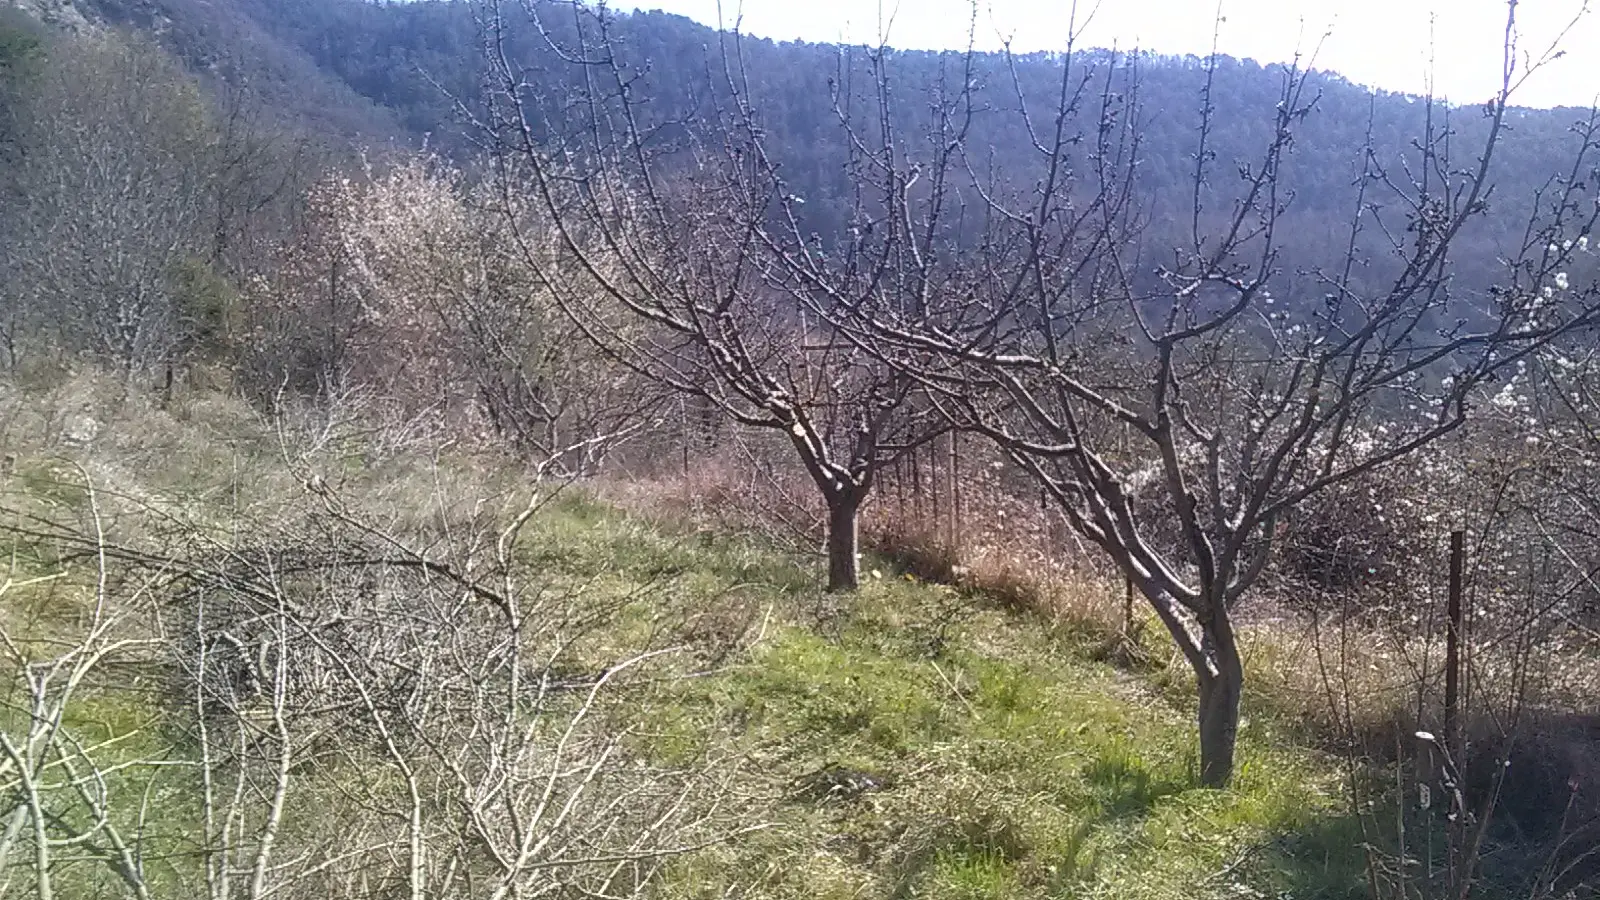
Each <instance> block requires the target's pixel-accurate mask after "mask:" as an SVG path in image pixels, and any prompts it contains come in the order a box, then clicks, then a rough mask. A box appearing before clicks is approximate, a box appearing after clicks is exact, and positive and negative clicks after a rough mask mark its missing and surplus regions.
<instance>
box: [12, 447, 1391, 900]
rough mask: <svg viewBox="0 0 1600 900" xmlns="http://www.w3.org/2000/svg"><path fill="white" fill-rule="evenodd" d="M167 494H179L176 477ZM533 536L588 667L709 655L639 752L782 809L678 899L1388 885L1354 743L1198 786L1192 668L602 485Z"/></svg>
mask: <svg viewBox="0 0 1600 900" xmlns="http://www.w3.org/2000/svg"><path fill="white" fill-rule="evenodd" d="M424 474H426V473H424ZM384 477H385V476H384V474H383V472H381V471H372V472H367V473H365V474H363V475H362V479H363V481H364V482H369V483H371V484H372V485H375V486H378V487H381V486H382V485H383V479H384ZM422 480H423V481H426V479H422ZM490 480H491V481H492V480H493V479H492V478H491V479H490ZM17 482H18V483H16V484H15V485H14V489H15V490H19V491H20V492H22V493H23V494H24V495H26V496H30V497H32V498H34V499H35V500H37V501H40V502H46V503H55V504H63V505H66V506H69V507H71V506H74V505H81V503H82V497H81V496H78V495H75V494H72V493H71V492H70V491H67V490H66V488H64V487H63V485H67V484H69V482H70V479H66V478H59V477H56V476H55V474H54V472H53V471H52V470H49V469H47V468H46V467H45V466H44V465H43V464H42V463H41V464H39V465H37V466H35V465H33V464H31V463H30V465H29V466H26V467H19V471H18V474H17ZM147 487H148V491H147V492H148V493H153V494H163V495H164V491H163V490H162V489H161V480H160V479H159V478H158V479H154V480H152V481H150V482H148V483H147ZM205 493H206V495H207V496H211V495H215V496H216V497H221V496H223V495H224V494H226V493H227V492H226V491H223V490H222V489H221V488H215V489H214V490H209V491H208V492H205ZM405 496H407V495H406V494H405V493H404V491H400V490H397V492H396V493H394V494H393V495H392V498H391V502H394V503H396V504H400V503H401V501H402V500H403V499H404V498H405ZM195 502H206V498H205V497H201V496H199V495H197V499H196V500H195ZM201 518H204V516H203V515H202V516H201ZM218 518H222V516H221V515H220V514H219V515H218ZM518 551H519V554H520V559H521V560H522V562H524V563H525V564H526V566H527V568H528V570H529V571H530V572H532V573H536V576H535V578H534V580H535V581H536V583H539V584H543V585H545V586H547V587H550V588H553V589H557V590H559V591H560V592H561V593H562V594H563V595H564V596H572V597H576V598H579V600H581V602H583V603H587V604H589V605H591V606H592V607H594V608H595V609H600V610H607V611H608V612H607V615H608V616H609V619H608V624H607V625H606V627H604V628H602V629H599V630H597V631H596V632H595V633H594V634H592V635H590V636H588V637H587V638H586V639H585V641H583V642H579V643H577V644H575V645H574V647H573V649H572V651H571V659H570V662H571V664H572V665H574V666H575V667H582V666H585V665H589V664H591V663H592V664H603V662H604V661H606V660H608V659H615V658H616V654H617V653H618V652H622V651H624V650H626V649H627V648H637V647H640V646H644V645H647V644H650V643H651V642H655V643H656V644H660V643H668V642H676V643H682V644H684V645H686V646H690V647H693V648H695V649H696V650H697V651H698V652H697V654H691V655H689V656H688V657H687V659H686V662H685V663H684V665H683V667H682V668H681V669H680V674H682V673H688V672H691V671H692V672H693V673H694V674H695V676H696V677H693V678H685V679H681V680H675V681H674V680H670V679H669V680H667V682H666V684H665V686H664V687H661V688H659V689H656V690H652V691H651V692H649V695H648V698H647V699H645V700H643V701H641V703H643V704H648V705H647V706H645V705H641V706H640V707H638V708H637V709H634V710H632V711H633V712H640V711H643V710H647V711H648V714H647V717H645V720H644V721H643V728H642V729H641V730H640V732H639V734H638V736H637V738H636V739H635V741H634V742H633V743H632V744H631V745H630V748H631V749H632V750H633V752H636V753H640V754H643V755H645V756H648V757H650V758H652V759H653V760H655V761H657V762H661V763H665V764H677V763H683V764H686V765H687V764H692V763H694V762H695V761H696V760H700V759H704V758H706V757H708V756H714V757H717V758H724V759H728V760H730V763H729V765H730V766H736V767H737V768H736V771H737V773H738V775H737V777H736V779H735V782H734V787H735V793H734V795H733V796H734V797H736V798H737V800H736V802H737V803H738V804H739V805H740V810H741V813H742V814H743V816H744V817H745V818H746V819H748V820H751V821H755V820H760V821H762V822H765V823H767V824H768V825H769V826H770V827H767V828H765V829H762V830H759V831H755V832H751V833H749V834H747V835H745V836H743V837H741V838H739V839H737V840H735V841H732V842H729V843H726V844H722V845H717V846H714V847H712V848H710V849H708V850H705V851H702V852H699V853H694V854H690V855H686V856H684V857H681V858H679V859H677V860H676V861H675V862H673V863H672V864H671V865H670V866H669V867H668V868H667V869H666V870H665V872H664V873H663V876H662V881H661V885H660V891H659V893H660V895H661V896H663V897H668V898H677V900H688V898H713V897H717V898H722V897H752V898H754V897H760V898H790V897H792V898H865V900H871V898H885V900H888V898H912V897H929V898H1013V897H1024V898H1025V897H1040V898H1043V897H1061V898H1068V897H1086V898H1087V897H1105V898H1118V900H1123V898H1128V900H1138V898H1179V897H1181V898H1224V897H1228V898H1234V897H1283V898H1288V897H1292V898H1297V900H1308V898H1327V900H1333V898H1347V897H1356V896H1360V895H1361V894H1362V890H1361V878H1360V864H1361V859H1360V856H1359V850H1358V846H1357V845H1358V844H1359V839H1358V838H1357V836H1356V834H1355V831H1354V827H1353V826H1352V825H1351V824H1350V823H1351V821H1352V820H1351V819H1349V818H1348V817H1346V816H1345V815H1344V814H1343V810H1342V809H1341V805H1340V800H1339V797H1340V790H1339V786H1338V784H1337V783H1336V782H1335V781H1334V780H1333V778H1334V773H1335V771H1336V766H1335V765H1333V763H1332V761H1331V760H1329V759H1326V758H1323V757H1320V756H1318V755H1317V754H1316V753H1315V752H1313V751H1311V750H1308V749H1305V748H1303V747H1301V746H1299V745H1297V744H1296V743H1295V742H1294V741H1293V740H1289V739H1286V738H1285V735H1284V734H1283V733H1280V732H1279V731H1277V730H1275V729H1274V728H1273V727H1270V725H1269V724H1268V723H1267V720H1266V719H1265V718H1263V719H1262V723H1261V724H1250V725H1249V726H1247V727H1246V728H1245V729H1244V731H1243V733H1242V737H1241V745H1240V755H1239V766H1238V775H1237V779H1236V784H1235V786H1234V788H1233V789H1231V790H1229V791H1225V792H1219V791H1211V790H1203V789H1199V788H1197V787H1196V786H1195V785H1196V778H1195V773H1196V758H1195V750H1194V725H1193V722H1192V718H1191V714H1190V713H1189V712H1188V709H1187V704H1188V702H1190V701H1189V699H1188V697H1187V693H1186V692H1187V691H1188V690H1189V689H1188V688H1187V687H1186V686H1185V682H1184V680H1183V679H1182V678H1181V677H1172V678H1171V679H1170V680H1169V681H1168V682H1167V683H1165V684H1161V683H1155V682H1153V681H1152V680H1151V679H1149V678H1147V677H1142V676H1138V675H1132V674H1129V673H1128V672H1125V671H1121V670H1118V669H1116V668H1114V667H1112V666H1110V665H1107V664H1105V663H1102V662H1097V661H1095V659H1094V656H1095V655H1096V653H1095V652H1094V647H1093V644H1094V642H1093V641H1086V640H1085V639H1084V637H1083V635H1081V634H1074V633H1072V632H1071V631H1070V629H1066V628H1059V627H1054V628H1053V627H1051V626H1049V625H1047V624H1046V623H1044V622H1042V621H1041V620H1040V619H1039V618H1038V617H1036V616H1033V615H1030V614H1028V613H1025V612H1019V611H1014V610H1003V609H1000V608H998V607H996V606H994V605H992V604H988V603H986V602H985V601H984V600H983V598H981V597H969V596H962V595H960V594H958V593H957V592H955V591H953V590H951V589H949V588H945V587H941V586H937V585H930V584H925V583H920V582H917V581H915V580H913V579H909V578H905V577H898V576H894V575H893V574H890V575H889V576H888V577H884V578H873V579H870V580H869V582H868V583H867V585H866V586H865V587H864V588H863V590H862V591H861V592H860V593H859V594H858V595H855V596H851V597H841V596H833V595H826V594H823V593H821V592H820V591H818V590H817V589H816V587H815V585H816V583H817V580H818V578H819V576H820V569H821V564H820V561H818V560H816V559H811V558H805V557H796V556H793V555H789V554H785V553H781V552H776V551H774V550H773V549H772V548H770V547H768V546H765V545H763V544H762V543H761V541H760V540H759V539H756V538H753V537H750V536H744V535H729V534H722V533H715V532H705V531H698V532H680V533H675V532H674V531H673V530H672V529H670V528H664V527H661V526H659V525H654V524H651V523H649V522H646V521H644V520H642V519H640V518H637V517H633V516H629V515H625V514H623V513H621V512H618V511H617V510H615V509H612V508H610V507H608V506H605V505H603V504H600V503H597V502H595V501H593V500H591V499H589V498H587V497H586V496H585V495H584V494H583V493H582V492H581V491H578V490H570V491H567V492H564V493H562V494H560V495H558V496H557V497H556V498H555V499H554V500H553V501H552V502H551V503H550V504H549V505H548V506H547V507H545V508H544V509H543V510H542V511H541V513H540V514H539V515H538V516H537V517H536V518H535V519H534V520H533V521H532V522H531V523H530V525H529V527H528V529H527V530H526V531H525V533H524V534H523V538H522V542H521V544H520V545H519V548H518ZM880 567H881V568H882V569H883V571H885V572H888V571H889V569H888V567H887V566H880ZM870 568H871V567H870V566H869V569H870ZM51 590H64V588H55V587H52V588H51ZM38 594H39V596H38V597H35V598H31V599H33V600H35V601H36V603H35V604H34V605H40V604H42V605H43V607H44V609H31V608H30V609H29V610H28V613H29V614H30V615H32V616H35V617H37V620H38V621H41V622H43V621H47V620H49V618H50V617H49V616H48V614H47V613H46V611H45V610H46V609H50V608H55V606H54V604H56V603H59V600H60V598H59V597H53V596H50V595H49V593H48V592H47V591H45V590H40V591H39V592H38ZM14 615H15V613H14ZM660 635H665V637H660ZM729 643H732V644H734V645H736V647H737V649H736V651H735V652H732V653H731V654H721V655H714V654H713V653H712V651H713V650H715V649H716V648H717V647H718V646H719V645H726V644H729ZM712 657H714V658H712ZM708 658H710V661H708ZM89 699H90V703H89V704H88V705H87V706H85V707H84V708H83V712H82V715H83V716H84V717H85V718H83V719H80V720H77V721H76V722H75V723H74V725H75V726H76V727H78V728H80V729H81V730H82V731H83V732H84V733H85V734H86V735H94V736H97V737H109V736H111V735H113V734H123V733H132V732H133V731H134V730H135V729H139V735H140V736H139V739H138V740H137V741H130V742H129V744H128V749H127V752H128V753H130V754H134V755H136V756H141V757H159V756H161V755H162V754H163V753H164V750H163V749H162V748H160V747H155V746H148V745H146V744H145V743H144V742H145V741H147V740H149V739H151V736H152V735H154V734H155V733H156V730H151V729H150V726H149V724H148V723H149V722H150V721H152V719H153V718H154V717H155V716H154V709H153V707H152V709H151V710H145V709H142V708H140V706H139V703H138V702H137V698H135V699H134V700H132V701H130V699H129V698H128V697H123V696H120V695H117V694H115V693H114V692H111V691H105V692H102V693H100V694H99V695H98V696H92V697H90V698H89ZM130 704H131V705H130ZM610 713H611V714H613V715H619V716H624V717H626V716H627V715H628V714H629V713H630V708H629V707H628V706H627V705H626V702H624V704H623V705H622V706H621V707H620V708H617V709H614V710H610ZM636 718H639V717H637V716H636ZM102 732H103V735H102ZM119 752H120V751H119ZM732 761H737V762H732ZM135 775H138V776H140V777H145V778H148V774H147V773H142V772H131V773H130V776H129V777H130V778H131V777H134V776H135ZM158 786H159V790H158V791H157V792H155V793H153V794H152V801H151V802H154V803H156V804H157V805H158V806H163V807H166V808H168V809H170V810H183V809H186V807H187V806H188V805H190V804H192V799H193V798H192V797H191V796H185V795H184V793H183V792H184V791H185V790H190V789H192V785H189V782H188V781H186V780H185V779H183V778H181V777H177V776H174V777H172V778H170V779H163V780H161V781H160V782H159V785H158ZM130 796H133V797H137V794H136V793H133V792H130ZM185 818H192V817H185ZM316 821H321V820H320V819H318V820H316ZM190 877H191V878H192V875H191V876H190ZM173 880H174V881H176V880H178V876H177V874H176V873H174V876H173Z"/></svg>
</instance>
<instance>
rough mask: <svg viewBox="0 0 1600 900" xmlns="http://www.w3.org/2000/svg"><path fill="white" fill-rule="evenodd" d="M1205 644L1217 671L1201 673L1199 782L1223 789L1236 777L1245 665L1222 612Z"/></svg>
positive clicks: (1225, 613) (1229, 624)
mask: <svg viewBox="0 0 1600 900" xmlns="http://www.w3.org/2000/svg"><path fill="white" fill-rule="evenodd" d="M1205 643H1206V649H1207V651H1208V653H1207V656H1209V657H1210V658H1211V661H1212V663H1213V664H1214V665H1215V666H1216V673H1215V674H1212V673H1210V672H1200V673H1198V674H1199V678H1200V784H1201V785H1203V786H1205V787H1211V788H1224V787H1227V786H1228V781H1229V780H1230V779H1232V777H1233V751H1234V745H1235V744H1236V743H1237V741H1238V737H1239V697H1240V694H1241V693H1242V692H1243V688H1244V664H1243V663H1242V662H1241V661H1240V659H1239V645H1238V642H1237V641H1236V640H1235V639H1234V634H1233V623H1232V622H1230V621H1229V620H1228V614H1227V612H1226V611H1223V612H1219V613H1217V614H1216V616H1215V617H1214V619H1213V621H1212V622H1211V623H1209V624H1208V626H1207V627H1206V629H1205Z"/></svg>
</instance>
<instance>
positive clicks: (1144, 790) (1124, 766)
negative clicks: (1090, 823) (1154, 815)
mask: <svg viewBox="0 0 1600 900" xmlns="http://www.w3.org/2000/svg"><path fill="white" fill-rule="evenodd" d="M1083 777H1084V781H1086V782H1087V783H1088V785H1089V790H1090V793H1091V794H1092V796H1093V797H1094V798H1095V800H1096V802H1098V804H1099V806H1100V810H1101V813H1102V816H1103V818H1104V819H1106V820H1109V821H1115V820H1119V819H1128V818H1137V817H1140V816H1145V815H1148V814H1149V813H1150V812H1151V811H1152V810H1154V809H1155V806H1156V804H1157V803H1158V802H1160V801H1161V800H1162V799H1163V798H1165V797H1173V796H1176V795H1178V794H1181V793H1183V792H1184V791H1186V790H1188V789H1190V788H1191V787H1193V786H1194V785H1193V783H1192V780H1190V779H1184V778H1176V777H1173V776H1171V775H1161V774H1158V773H1156V772H1153V771H1151V769H1150V766H1149V764H1147V763H1146V762H1145V761H1144V760H1143V759H1142V758H1140V757H1139V756H1137V755H1136V754H1132V753H1128V752H1126V751H1121V750H1120V749H1116V750H1111V751H1109V752H1107V753H1104V754H1102V755H1101V756H1100V757H1099V758H1097V759H1096V760H1095V761H1094V762H1092V763H1090V764H1089V765H1087V766H1085V767H1084V770H1083Z"/></svg>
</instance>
